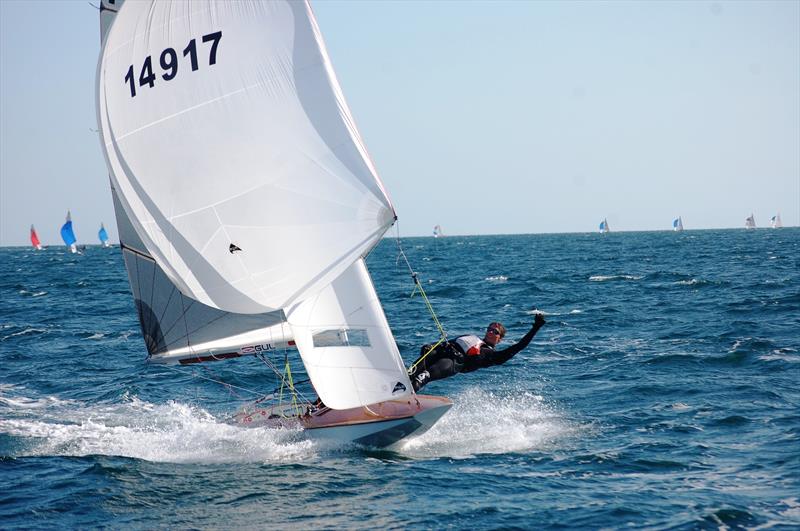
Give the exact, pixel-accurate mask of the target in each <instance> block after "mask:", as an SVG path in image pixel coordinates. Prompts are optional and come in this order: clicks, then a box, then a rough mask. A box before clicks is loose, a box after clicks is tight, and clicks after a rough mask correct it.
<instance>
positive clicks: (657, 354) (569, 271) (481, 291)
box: [0, 229, 800, 529]
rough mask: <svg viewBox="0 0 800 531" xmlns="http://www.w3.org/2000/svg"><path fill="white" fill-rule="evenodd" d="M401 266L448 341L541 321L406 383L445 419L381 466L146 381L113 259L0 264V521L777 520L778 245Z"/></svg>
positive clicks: (42, 524)
mask: <svg viewBox="0 0 800 531" xmlns="http://www.w3.org/2000/svg"><path fill="white" fill-rule="evenodd" d="M404 247H405V250H406V253H407V254H408V256H409V258H410V260H411V262H412V263H413V264H414V266H415V268H416V269H417V270H418V271H419V273H420V275H421V277H422V278H423V280H424V282H425V286H426V290H427V292H428V294H429V296H430V298H431V300H432V302H433V304H434V306H435V308H436V310H437V313H438V315H439V317H440V319H441V320H442V321H443V323H444V324H445V326H446V328H447V330H448V332H449V333H450V334H451V335H456V334H460V333H467V332H481V331H482V330H483V327H484V326H485V325H486V324H487V323H488V322H490V321H492V320H500V321H502V322H503V323H504V324H505V325H506V327H507V328H508V329H509V334H508V336H507V339H509V340H514V339H516V338H519V337H520V336H521V335H522V334H523V333H524V332H525V331H526V330H527V327H528V326H529V323H530V322H531V321H532V319H533V313H534V310H540V311H542V312H544V313H545V315H546V318H547V321H548V324H547V325H546V326H545V328H543V329H542V331H541V332H540V333H539V335H538V336H537V337H536V338H535V340H534V342H533V343H532V344H531V346H530V347H529V348H528V349H527V350H526V351H524V352H523V353H521V354H519V355H518V356H517V357H515V358H514V359H513V360H511V361H510V362H509V363H507V364H506V365H504V366H502V367H497V368H492V369H487V370H483V371H479V372H475V373H471V374H468V375H459V376H456V377H454V378H451V379H449V380H444V381H440V382H434V383H433V384H431V385H430V386H428V387H427V388H426V392H429V393H435V394H444V395H447V396H450V397H451V398H453V400H454V401H455V404H456V405H455V406H454V408H453V409H452V410H451V411H450V412H449V413H448V414H447V415H446V416H445V417H444V418H443V419H442V420H441V421H440V422H439V423H438V424H437V425H436V426H435V427H434V428H433V429H432V430H431V431H430V432H428V433H427V434H425V435H424V436H422V437H420V438H418V439H415V440H413V441H410V442H408V443H407V444H406V445H405V446H403V447H402V448H400V449H398V450H397V451H377V450H370V449H363V448H347V447H330V446H328V447H325V446H321V445H320V444H318V443H313V442H309V441H306V440H304V439H302V437H300V436H299V434H297V433H293V432H282V433H281V432H270V431H264V430H258V429H247V428H238V427H233V426H231V425H229V424H227V423H226V422H225V419H226V416H227V414H229V413H230V412H231V411H232V410H233V409H235V407H236V406H237V404H238V403H239V402H238V401H237V398H238V397H237V396H232V395H230V394H229V392H228V391H227V390H225V389H224V388H222V387H220V386H218V385H215V384H213V383H211V382H208V381H207V380H202V379H199V378H197V377H196V375H197V374H206V375H207V374H208V373H198V371H199V370H200V369H197V368H187V367H184V368H178V369H175V368H166V367H159V366H149V365H147V364H145V363H144V358H145V348H144V344H143V342H142V340H141V337H140V335H139V331H138V324H137V320H136V315H135V311H134V306H133V302H132V300H131V297H130V295H129V291H128V285H127V277H126V274H125V272H124V266H123V263H122V259H121V256H120V252H119V249H101V248H97V247H90V248H89V249H88V250H87V252H86V254H85V255H84V256H73V255H68V254H66V253H64V252H63V250H62V249H60V248H58V249H57V248H51V249H48V250H46V251H44V252H33V251H30V250H28V249H21V248H4V249H0V301H1V303H0V362H1V363H0V484H2V489H0V527H2V528H4V529H13V528H56V527H59V528H61V527H71V528H90V527H111V528H118V527H133V528H153V527H165V528H228V529H232V528H241V527H244V528H281V527H300V528H330V529H341V528H350V529H359V528H363V529H376V528H388V529H404V528H432V529H436V528H448V527H449V528H469V529H496V528H504V529H509V528H526V529H534V528H535V529H543V528H579V527H580V528H583V527H590V528H598V527H605V528H619V527H626V526H635V527H646V528H654V529H673V528H678V529H681V528H686V529H694V528H719V529H728V528H731V529H736V528H771V529H781V528H785V529H788V528H797V527H798V526H800V390H799V389H800V267H798V266H799V264H798V259H799V258H800V229H779V230H756V231H744V230H726V231H687V232H684V233H671V232H650V233H611V234H606V235H600V234H570V235H530V236H492V237H449V238H444V239H438V240H434V239H432V238H410V239H405V240H404ZM396 259H397V253H396V246H395V243H394V241H391V240H389V241H384V242H382V243H381V245H380V246H379V247H378V249H376V251H375V252H374V253H373V254H372V255H371V256H370V258H369V261H368V263H369V266H370V269H371V271H372V274H373V277H374V280H375V283H376V285H377V289H378V292H379V293H380V295H381V298H382V300H383V303H384V307H385V309H386V313H387V316H388V318H389V322H390V324H391V325H392V328H393V330H394V332H395V335H396V338H397V341H398V343H399V345H400V348H401V352H402V353H403V355H404V357H405V359H406V361H407V362H411V361H412V360H413V358H414V355H415V353H416V352H417V349H418V348H419V345H420V344H422V343H424V342H427V341H430V340H431V339H432V338H434V337H435V335H436V334H435V329H434V327H433V324H432V322H431V320H430V318H429V317H428V315H427V313H426V310H425V308H424V306H423V304H422V302H421V300H420V298H419V297H414V298H409V295H410V293H411V291H412V284H411V281H410V279H409V277H408V274H407V271H406V270H404V267H405V266H404V264H398V263H397V260H396ZM209 369H210V370H211V371H213V372H212V373H211V374H213V375H214V376H215V377H218V378H221V379H224V380H226V381H234V382H236V383H237V384H238V385H241V386H243V387H250V388H259V386H262V387H263V384H264V382H267V383H266V386H267V387H269V386H271V385H272V383H271V380H269V378H271V377H270V376H269V375H268V374H267V371H265V369H264V367H263V365H259V364H258V363H256V362H255V360H250V359H239V360H231V361H228V362H225V363H218V364H213V366H211V367H209Z"/></svg>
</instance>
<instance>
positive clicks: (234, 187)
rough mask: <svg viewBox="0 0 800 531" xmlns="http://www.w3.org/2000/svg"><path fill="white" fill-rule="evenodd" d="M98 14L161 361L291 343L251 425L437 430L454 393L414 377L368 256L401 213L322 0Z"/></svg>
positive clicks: (116, 197)
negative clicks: (345, 87)
mask: <svg viewBox="0 0 800 531" xmlns="http://www.w3.org/2000/svg"><path fill="white" fill-rule="evenodd" d="M100 25H101V39H102V51H101V54H100V61H99V65H98V70H97V83H98V87H97V112H98V123H99V129H100V132H101V142H102V147H103V151H104V154H105V158H106V163H107V165H108V169H109V177H110V181H111V192H112V199H113V201H114V208H115V213H116V217H117V226H118V232H119V237H120V246H121V248H122V252H123V257H124V259H125V264H126V267H127V270H128V278H129V280H130V284H131V290H132V292H133V296H134V299H135V302H136V308H137V311H138V313H139V320H140V323H141V328H142V334H143V336H144V340H145V344H146V346H147V350H148V353H149V359H150V361H152V362H161V363H180V364H193V363H203V362H209V361H216V360H222V359H228V358H236V357H240V356H258V357H260V358H262V360H263V361H266V358H264V357H263V356H264V355H265V354H270V353H275V352H277V353H284V354H285V355H286V359H287V364H286V366H285V369H283V370H282V371H277V370H276V371H275V372H276V374H279V376H280V378H281V379H280V381H281V386H280V392H277V393H273V394H271V395H267V396H265V397H264V400H263V401H261V402H259V403H258V404H254V405H252V406H250V407H247V408H245V409H244V410H242V411H240V412H239V413H238V414H237V415H235V416H234V421H235V422H238V423H240V424H241V425H246V426H267V427H285V426H293V427H298V428H301V429H304V430H306V431H305V433H307V434H308V435H309V436H313V437H322V438H331V439H334V440H336V441H344V442H356V443H363V444H369V445H373V446H380V447H383V446H388V445H391V444H394V443H397V442H398V441H400V440H403V439H404V438H406V437H409V436H413V435H417V434H420V433H422V432H424V431H425V430H427V429H429V428H430V427H431V426H432V425H433V424H434V423H435V422H436V421H437V420H438V419H439V418H440V417H441V416H442V415H443V414H444V413H445V412H446V411H447V410H448V409H449V408H450V407H451V406H452V402H451V401H450V400H449V399H447V398H444V397H436V396H425V395H416V394H415V393H414V392H413V388H412V386H411V382H410V380H409V377H408V374H407V372H406V368H405V366H404V363H403V360H402V358H401V356H400V353H399V351H398V348H397V345H396V343H395V340H394V337H393V335H392V332H391V330H390V328H389V325H388V322H387V320H386V317H385V315H384V313H383V309H382V307H381V303H380V300H379V299H378V296H377V293H376V292H375V288H374V286H373V283H372V280H371V278H370V275H369V271H368V270H367V266H366V264H365V257H366V256H367V254H368V253H369V252H370V250H371V249H372V248H373V247H374V246H375V245H377V243H378V242H379V240H380V239H381V237H382V236H383V234H384V233H385V232H386V231H387V230H388V229H389V228H390V227H391V226H392V225H393V224H394V223H395V221H396V219H397V215H396V213H395V210H394V207H393V205H392V203H391V201H390V199H389V196H388V194H387V192H386V190H385V188H384V185H383V183H382V182H381V180H380V178H379V177H378V175H377V172H376V170H375V167H374V166H373V163H372V161H371V159H370V158H369V155H368V153H367V151H366V147H365V146H364V143H363V140H362V139H361V136H360V134H359V133H358V130H357V129H356V127H355V122H354V120H353V117H352V115H351V114H350V111H349V109H348V107H347V104H346V102H345V100H344V96H343V94H342V91H341V87H340V86H339V83H338V81H337V80H336V76H335V74H334V71H333V67H332V65H331V62H330V58H329V57H328V54H327V51H326V48H325V45H324V43H323V41H322V35H321V33H320V30H319V27H318V26H317V22H316V20H315V18H314V15H313V13H312V10H311V7H310V5H309V4H308V3H307V2H293V1H274V2H263V3H262V2H256V3H252V4H248V9H246V10H245V9H242V8H241V4H239V3H236V2H223V1H220V2H214V1H212V0H197V1H193V2H173V3H168V2H155V1H141V2H122V1H121V0H102V4H101V10H100ZM163 28H168V29H169V31H163ZM295 349H296V351H297V352H298V353H299V357H300V361H301V362H302V364H303V365H304V367H305V370H306V372H307V374H308V376H309V378H310V382H311V385H312V386H313V391H314V392H315V393H316V394H317V395H318V397H319V399H320V401H319V402H316V403H315V402H312V401H311V399H310V398H308V397H306V396H304V395H303V394H302V393H301V392H300V391H299V390H298V387H297V386H296V385H295V384H294V382H293V378H292V376H291V368H290V366H289V364H288V354H289V352H292V353H293V352H294V350H295ZM284 393H286V394H288V395H290V396H291V400H289V401H276V400H274V399H275V396H276V395H277V396H281V395H283V394H284ZM276 402H277V403H276Z"/></svg>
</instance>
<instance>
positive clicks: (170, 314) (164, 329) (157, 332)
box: [100, 0, 292, 363]
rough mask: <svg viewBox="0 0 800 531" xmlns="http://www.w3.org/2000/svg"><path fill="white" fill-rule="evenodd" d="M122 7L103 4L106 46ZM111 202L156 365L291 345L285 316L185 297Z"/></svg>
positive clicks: (114, 0)
mask: <svg viewBox="0 0 800 531" xmlns="http://www.w3.org/2000/svg"><path fill="white" fill-rule="evenodd" d="M122 3H123V0H102V2H101V5H100V7H101V9H100V39H101V42H102V40H103V39H105V36H106V34H107V32H108V29H109V28H110V27H111V24H112V23H113V22H114V20H115V18H116V15H117V11H118V9H119V7H120V6H121V5H122ZM111 197H112V199H113V201H114V212H115V213H116V218H117V230H118V234H119V238H120V244H121V247H122V256H123V258H124V260H125V267H126V269H127V270H128V279H129V281H130V285H131V292H132V293H133V299H134V302H135V303H136V310H137V313H138V316H139V324H140V327H141V329H142V336H143V338H144V341H145V345H146V346H147V350H148V352H149V354H150V359H151V360H152V361H153V362H157V363H178V362H180V363H190V362H195V361H201V360H212V359H220V358H226V357H231V356H236V355H251V354H257V353H259V352H264V351H268V350H271V349H283V348H286V347H288V346H290V345H291V343H290V342H291V340H292V337H291V330H290V328H289V326H288V325H287V324H286V322H285V318H284V316H283V312H282V311H276V312H270V313H265V314H252V315H251V314H248V315H243V314H236V313H229V312H223V311H221V310H219V309H216V308H211V307H209V306H206V305H204V304H202V303H200V302H198V301H195V300H193V299H191V298H189V297H187V296H185V295H183V294H182V293H181V292H180V291H179V290H178V289H177V288H176V286H175V285H174V284H173V283H172V282H171V281H170V280H169V278H168V277H167V275H166V274H165V273H164V271H163V270H162V269H161V268H160V267H159V266H158V265H157V264H156V263H155V260H153V258H152V257H151V256H150V255H149V254H148V252H147V248H146V247H145V245H144V243H142V241H141V239H140V238H139V236H138V234H137V233H136V231H135V230H134V228H133V225H132V224H131V221H130V219H129V218H128V216H127V214H126V212H125V208H123V206H122V204H121V202H120V197H119V196H118V194H117V192H116V190H115V189H114V187H113V186H112V188H111Z"/></svg>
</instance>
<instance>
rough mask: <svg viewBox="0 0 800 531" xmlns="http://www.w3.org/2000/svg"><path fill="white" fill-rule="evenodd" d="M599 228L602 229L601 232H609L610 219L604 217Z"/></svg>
mask: <svg viewBox="0 0 800 531" xmlns="http://www.w3.org/2000/svg"><path fill="white" fill-rule="evenodd" d="M599 229H600V232H608V231H609V229H608V220H606V219H603V221H601V222H600V227H599Z"/></svg>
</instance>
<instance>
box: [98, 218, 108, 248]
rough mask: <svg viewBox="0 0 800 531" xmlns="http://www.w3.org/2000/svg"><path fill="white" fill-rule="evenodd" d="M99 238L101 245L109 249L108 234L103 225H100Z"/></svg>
mask: <svg viewBox="0 0 800 531" xmlns="http://www.w3.org/2000/svg"><path fill="white" fill-rule="evenodd" d="M97 237H98V238H99V239H100V243H102V244H103V247H109V244H108V233H107V232H106V228H105V227H104V226H103V224H102V223H101V224H100V231H99V232H98V233H97Z"/></svg>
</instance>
